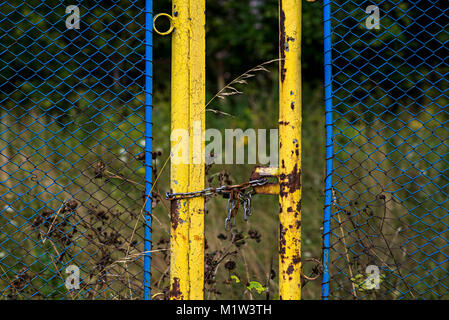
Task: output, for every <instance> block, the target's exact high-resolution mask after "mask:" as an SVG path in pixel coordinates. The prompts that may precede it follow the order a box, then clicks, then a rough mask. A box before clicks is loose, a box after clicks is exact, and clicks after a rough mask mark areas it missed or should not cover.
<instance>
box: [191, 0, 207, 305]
mask: <svg viewBox="0 0 449 320" xmlns="http://www.w3.org/2000/svg"><path fill="white" fill-rule="evenodd" d="M205 11H206V1H205V0H191V1H190V23H191V29H190V63H191V65H190V150H191V152H190V180H189V181H190V183H189V191H198V190H202V189H204V175H205V163H204V162H205V158H204V157H205V155H204V149H205V137H204V132H205V118H206V112H205V103H206V101H205V99H206V89H205V80H206V79H205V78H206V75H205V73H206V65H205V63H206V62H205V61H206V58H205V52H206V40H205V39H206V30H205V23H206V15H205ZM189 216H190V229H189V279H190V296H189V299H192V300H199V299H203V298H204V198H203V197H197V198H192V199H190V200H189Z"/></svg>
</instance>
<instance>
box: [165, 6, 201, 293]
mask: <svg viewBox="0 0 449 320" xmlns="http://www.w3.org/2000/svg"><path fill="white" fill-rule="evenodd" d="M172 17H173V18H172V19H173V24H174V29H173V33H172V52H173V54H172V109H171V118H172V119H171V123H172V127H171V130H172V139H173V138H174V139H173V140H172V145H171V148H172V149H171V150H172V162H171V177H170V179H171V180H170V181H171V183H170V186H171V190H172V192H174V193H185V192H189V191H198V190H201V189H204V170H205V168H204V160H205V159H204V144H205V141H204V132H205V108H204V106H205V0H174V1H173V16H172ZM184 132H186V133H188V134H187V135H185V134H183V133H184ZM178 133H179V134H178ZM170 243H171V256H170V297H171V299H203V288H204V198H202V197H198V198H193V199H188V200H187V199H181V200H172V203H171V228H170Z"/></svg>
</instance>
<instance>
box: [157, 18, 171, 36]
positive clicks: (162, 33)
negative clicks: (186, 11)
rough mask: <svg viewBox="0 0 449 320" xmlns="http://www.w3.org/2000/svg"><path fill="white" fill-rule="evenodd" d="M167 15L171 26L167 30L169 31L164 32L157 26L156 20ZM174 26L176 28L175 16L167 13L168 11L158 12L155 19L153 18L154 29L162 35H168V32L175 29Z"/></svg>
mask: <svg viewBox="0 0 449 320" xmlns="http://www.w3.org/2000/svg"><path fill="white" fill-rule="evenodd" d="M162 16H163V17H167V18H168V20H169V21H170V28H169V29H168V30H167V31H164V32H162V31H159V30H158V29H157V28H156V20H157V18H159V17H162ZM173 28H174V25H173V17H172V16H171V15H169V14H167V13H159V14H157V15H156V16H154V19H153V29H154V31H155V32H156V33H157V34H160V35H161V36H166V35H167V34H170V33H171V32H172V31H173Z"/></svg>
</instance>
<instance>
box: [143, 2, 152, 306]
mask: <svg viewBox="0 0 449 320" xmlns="http://www.w3.org/2000/svg"><path fill="white" fill-rule="evenodd" d="M152 111H153V0H146V1H145V195H146V196H145V199H147V200H146V204H145V246H144V248H145V256H144V284H143V285H144V299H145V300H150V299H151V287H150V285H151V253H150V252H149V251H151V198H150V197H151V195H150V192H151V187H152V175H153V170H152V159H153V157H152V151H153V114H152Z"/></svg>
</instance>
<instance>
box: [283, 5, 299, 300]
mask: <svg viewBox="0 0 449 320" xmlns="http://www.w3.org/2000/svg"><path fill="white" fill-rule="evenodd" d="M279 45H280V59H281V61H280V70H279V83H280V92H279V100H280V101H279V103H280V106H279V185H280V189H279V205H280V214H279V219H280V228H279V297H280V299H284V300H297V299H301V122H302V120H301V112H302V110H301V109H302V108H301V0H279Z"/></svg>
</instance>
